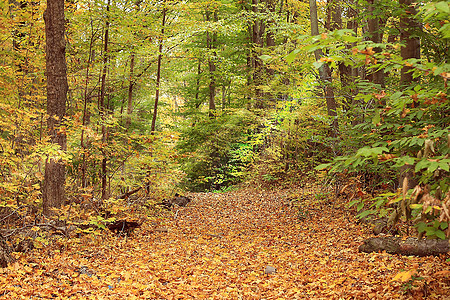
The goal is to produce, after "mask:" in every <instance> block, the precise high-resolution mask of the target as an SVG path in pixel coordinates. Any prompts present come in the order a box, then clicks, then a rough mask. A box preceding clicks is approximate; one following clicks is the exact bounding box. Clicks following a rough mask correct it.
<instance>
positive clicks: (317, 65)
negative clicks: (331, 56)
mask: <svg viewBox="0 0 450 300" xmlns="http://www.w3.org/2000/svg"><path fill="white" fill-rule="evenodd" d="M323 64H324V62H323V61H315V62H313V66H314V67H315V68H316V69H320V68H321V67H322V66H323Z"/></svg>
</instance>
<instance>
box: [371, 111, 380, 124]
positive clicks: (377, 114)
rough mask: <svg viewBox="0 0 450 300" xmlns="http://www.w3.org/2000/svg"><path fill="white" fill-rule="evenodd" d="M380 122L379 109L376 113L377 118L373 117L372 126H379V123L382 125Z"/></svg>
mask: <svg viewBox="0 0 450 300" xmlns="http://www.w3.org/2000/svg"><path fill="white" fill-rule="evenodd" d="M380 121H381V116H380V110H379V109H377V110H376V111H375V116H373V118H372V124H373V125H377V124H378V123H380Z"/></svg>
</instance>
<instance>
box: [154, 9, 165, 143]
mask: <svg viewBox="0 0 450 300" xmlns="http://www.w3.org/2000/svg"><path fill="white" fill-rule="evenodd" d="M163 6H164V7H163V10H162V21H161V36H160V37H159V47H158V52H159V53H158V67H157V69H156V92H155V106H154V108H153V117H152V128H151V130H150V134H151V135H153V134H154V133H155V130H156V117H157V114H158V102H159V90H160V89H161V63H162V50H163V39H164V30H165V26H166V13H167V8H166V2H165V1H164V2H163Z"/></svg>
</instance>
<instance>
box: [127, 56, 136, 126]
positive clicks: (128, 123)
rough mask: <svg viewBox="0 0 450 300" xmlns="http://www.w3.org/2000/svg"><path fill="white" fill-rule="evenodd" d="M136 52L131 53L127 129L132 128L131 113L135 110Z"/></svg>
mask: <svg viewBox="0 0 450 300" xmlns="http://www.w3.org/2000/svg"><path fill="white" fill-rule="evenodd" d="M133 72H134V53H132V54H131V58H130V83H129V86H128V105H127V120H126V123H125V128H126V129H127V131H129V129H130V124H131V113H132V112H133V86H134V78H133Z"/></svg>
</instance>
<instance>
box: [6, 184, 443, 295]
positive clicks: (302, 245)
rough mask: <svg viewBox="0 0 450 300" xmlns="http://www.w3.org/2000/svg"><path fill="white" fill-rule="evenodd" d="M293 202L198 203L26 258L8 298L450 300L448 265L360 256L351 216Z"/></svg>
mask: <svg viewBox="0 0 450 300" xmlns="http://www.w3.org/2000/svg"><path fill="white" fill-rule="evenodd" d="M289 194H290V195H292V194H293V192H292V191H287V190H286V191H277V192H268V191H267V192H263V191H255V190H240V191H237V192H230V193H224V194H213V193H204V194H194V195H193V201H192V202H191V203H190V204H189V205H188V206H187V207H185V208H181V209H179V210H178V211H174V212H173V214H167V216H166V217H165V218H162V219H158V220H153V221H148V222H146V223H145V225H144V226H143V227H142V228H140V229H138V230H137V231H136V232H135V234H134V236H133V237H132V238H128V239H126V240H125V239H123V238H117V237H113V236H112V235H110V236H107V237H105V236H99V237H98V238H96V239H92V237H91V238H83V239H82V240H80V241H76V242H73V243H72V244H70V245H63V246H64V251H62V252H60V253H58V252H56V253H55V252H54V251H50V252H49V255H48V256H46V257H38V256H37V255H38V254H37V253H35V254H34V256H33V255H31V256H28V257H22V259H20V258H19V262H18V263H17V264H16V265H15V266H13V267H11V268H9V269H8V270H6V269H4V270H3V274H4V276H3V277H0V294H1V291H2V289H3V291H7V292H6V293H5V294H4V297H6V299H20V298H21V296H23V299H31V298H33V296H34V297H35V298H36V299H37V298H45V296H46V297H47V299H56V298H57V297H60V298H61V299H66V298H69V297H70V299H87V298H89V299H306V298H309V299H398V298H404V299H412V298H416V299H422V298H424V297H425V296H427V297H428V298H427V299H446V298H447V299H450V292H449V288H450V276H449V273H450V272H448V266H449V265H448V263H445V261H444V259H443V258H411V257H410V258H408V257H400V256H395V255H388V254H386V253H372V254H363V253H358V251H357V249H358V246H359V245H360V244H361V242H362V240H363V239H364V238H366V237H367V234H368V232H367V231H366V230H365V229H364V228H363V227H361V226H360V225H356V223H355V222H354V221H353V220H352V218H351V217H350V216H349V215H345V213H348V210H347V209H343V208H340V205H339V204H336V203H335V204H334V205H331V204H327V203H326V201H318V200H316V198H315V197H314V196H313V195H312V194H309V195H303V196H302V194H304V191H301V190H300V191H298V192H297V193H296V196H297V198H302V202H301V205H302V207H301V208H300V212H299V208H298V207H293V206H292V205H290V201H288V200H287V196H288V195H289ZM333 206H334V207H333ZM166 230H167V231H166ZM267 267H269V268H268V269H267V271H269V273H270V274H265V270H266V268H267ZM273 269H276V271H275V272H273ZM412 269H417V274H418V275H419V276H421V277H423V278H424V279H422V280H416V281H414V282H413V283H414V284H415V285H417V287H415V288H414V287H413V288H411V289H410V292H408V286H407V284H406V283H402V282H397V281H392V279H393V278H394V277H395V275H396V274H398V273H399V272H401V271H404V270H406V271H409V270H412ZM445 270H447V272H445ZM8 289H9V290H8ZM405 289H406V293H405ZM24 291H28V294H24ZM15 295H18V297H17V298H14V297H12V296H15ZM11 297H12V298H11ZM0 298H1V297H0Z"/></svg>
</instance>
